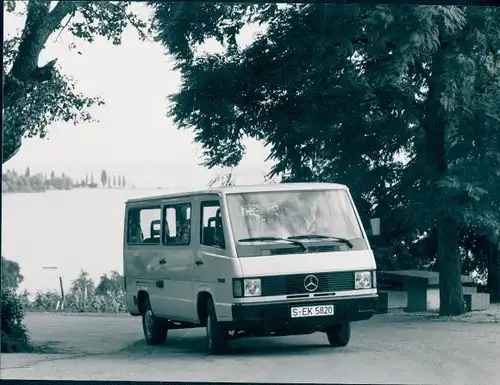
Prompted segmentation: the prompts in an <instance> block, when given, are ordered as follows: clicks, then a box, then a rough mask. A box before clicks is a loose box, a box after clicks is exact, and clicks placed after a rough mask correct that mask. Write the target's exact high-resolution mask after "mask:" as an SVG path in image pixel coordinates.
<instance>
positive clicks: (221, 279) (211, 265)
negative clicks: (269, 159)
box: [195, 195, 237, 321]
mask: <svg viewBox="0 0 500 385" xmlns="http://www.w3.org/2000/svg"><path fill="white" fill-rule="evenodd" d="M197 206H198V207H197V208H198V209H199V217H198V218H199V221H198V224H199V225H198V226H199V227H198V229H199V230H198V236H199V246H198V248H197V250H196V255H195V266H196V271H195V277H196V281H197V282H196V285H197V288H196V290H197V291H198V292H200V291H207V292H209V293H211V294H212V297H213V299H214V303H215V308H216V312H217V318H218V319H219V320H221V321H224V320H231V319H232V318H231V317H232V315H231V306H232V298H233V297H232V295H233V292H232V277H234V276H235V266H234V263H236V262H237V261H236V262H235V258H232V257H231V255H230V252H229V250H228V247H227V245H226V239H228V234H227V229H226V228H225V227H224V226H223V222H224V221H223V220H222V216H223V215H224V214H223V211H224V210H222V208H221V200H220V197H219V196H218V195H213V196H212V195H204V196H202V197H200V198H199V199H198V203H197Z"/></svg>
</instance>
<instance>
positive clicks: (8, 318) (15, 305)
mask: <svg viewBox="0 0 500 385" xmlns="http://www.w3.org/2000/svg"><path fill="white" fill-rule="evenodd" d="M1 309H2V340H1V345H2V346H1V351H2V353H13V352H27V351H31V350H32V347H31V344H30V340H29V336H28V331H27V330H26V327H25V326H24V325H23V323H22V322H23V319H24V311H23V307H22V304H21V300H20V298H19V297H18V296H17V295H16V294H15V292H14V291H12V290H10V289H2V308H1Z"/></svg>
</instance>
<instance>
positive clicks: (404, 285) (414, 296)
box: [377, 270, 489, 313]
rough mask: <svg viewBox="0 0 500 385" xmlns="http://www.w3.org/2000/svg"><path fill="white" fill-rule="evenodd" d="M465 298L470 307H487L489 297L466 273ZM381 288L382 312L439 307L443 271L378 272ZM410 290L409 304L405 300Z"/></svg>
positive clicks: (407, 300)
mask: <svg viewBox="0 0 500 385" xmlns="http://www.w3.org/2000/svg"><path fill="white" fill-rule="evenodd" d="M462 285H463V291H464V295H465V300H466V301H469V302H470V308H471V309H472V308H475V307H484V305H485V303H486V302H488V305H489V298H488V300H486V298H483V297H484V296H481V295H480V294H481V293H477V288H476V287H475V285H474V282H473V280H472V278H471V277H470V276H466V275H462ZM377 287H378V291H379V313H384V312H387V310H388V309H394V308H397V307H402V308H404V310H405V311H407V312H418V311H429V310H439V273H436V272H433V271H423V270H398V271H380V272H377ZM402 291H403V292H405V293H406V304H404V303H402V302H403V298H404V295H402V294H398V293H401V292H402Z"/></svg>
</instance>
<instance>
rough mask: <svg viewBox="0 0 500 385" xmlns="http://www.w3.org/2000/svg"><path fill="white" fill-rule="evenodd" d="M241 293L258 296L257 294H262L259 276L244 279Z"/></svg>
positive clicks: (246, 295) (247, 295)
mask: <svg viewBox="0 0 500 385" xmlns="http://www.w3.org/2000/svg"><path fill="white" fill-rule="evenodd" d="M243 295H244V296H245V297H258V296H259V295H262V287H261V284H260V278H251V279H244V280H243Z"/></svg>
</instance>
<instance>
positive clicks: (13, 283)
mask: <svg viewBox="0 0 500 385" xmlns="http://www.w3.org/2000/svg"><path fill="white" fill-rule="evenodd" d="M1 261H2V264H1V270H2V271H1V275H2V282H1V285H2V288H4V289H8V290H14V291H15V290H17V289H18V288H19V285H20V284H21V283H22V282H23V280H24V277H23V276H22V275H21V268H20V267H19V264H18V263H17V262H15V261H11V260H9V259H7V258H4V257H3V256H2V257H1Z"/></svg>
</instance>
